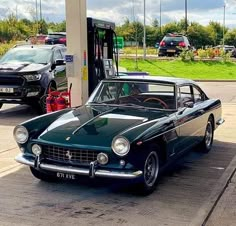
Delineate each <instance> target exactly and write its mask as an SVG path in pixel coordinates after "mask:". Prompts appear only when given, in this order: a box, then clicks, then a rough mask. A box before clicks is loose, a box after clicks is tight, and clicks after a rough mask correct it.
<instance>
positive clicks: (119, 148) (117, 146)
mask: <svg viewBox="0 0 236 226" xmlns="http://www.w3.org/2000/svg"><path fill="white" fill-rule="evenodd" d="M111 148H112V150H113V152H114V153H115V154H117V155H119V156H125V155H127V154H128V153H129V150H130V143H129V141H128V139H127V138H125V137H123V136H117V137H114V139H113V140H112V145H111Z"/></svg>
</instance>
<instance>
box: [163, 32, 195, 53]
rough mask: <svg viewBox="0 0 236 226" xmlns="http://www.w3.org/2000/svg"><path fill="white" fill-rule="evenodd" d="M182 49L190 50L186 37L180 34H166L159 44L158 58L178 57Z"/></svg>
mask: <svg viewBox="0 0 236 226" xmlns="http://www.w3.org/2000/svg"><path fill="white" fill-rule="evenodd" d="M183 49H191V45H190V43H189V40H188V38H187V36H185V35H181V34H167V35H165V36H164V38H163V39H162V41H161V42H160V45H159V50H158V56H174V55H179V54H180V53H181V51H182V50H183Z"/></svg>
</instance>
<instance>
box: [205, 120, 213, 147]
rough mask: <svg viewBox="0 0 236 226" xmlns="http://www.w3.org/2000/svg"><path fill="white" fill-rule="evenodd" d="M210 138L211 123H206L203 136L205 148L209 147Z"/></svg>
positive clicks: (211, 134)
mask: <svg viewBox="0 0 236 226" xmlns="http://www.w3.org/2000/svg"><path fill="white" fill-rule="evenodd" d="M212 137H213V128H212V124H211V122H208V123H207V127H206V134H205V143H206V146H207V147H210V146H211V143H212Z"/></svg>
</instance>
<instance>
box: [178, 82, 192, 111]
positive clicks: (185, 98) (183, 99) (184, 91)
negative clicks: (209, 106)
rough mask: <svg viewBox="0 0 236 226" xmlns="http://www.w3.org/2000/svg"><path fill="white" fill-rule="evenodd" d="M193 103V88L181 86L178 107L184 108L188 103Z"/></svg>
mask: <svg viewBox="0 0 236 226" xmlns="http://www.w3.org/2000/svg"><path fill="white" fill-rule="evenodd" d="M191 101H192V102H193V95H192V91H191V86H181V87H179V91H178V99H177V103H178V107H184V104H185V103H187V102H191Z"/></svg>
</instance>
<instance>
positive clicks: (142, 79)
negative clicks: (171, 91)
mask: <svg viewBox="0 0 236 226" xmlns="http://www.w3.org/2000/svg"><path fill="white" fill-rule="evenodd" d="M110 79H112V80H119V81H124V80H125V81H138V82H159V83H168V84H173V85H183V84H196V83H195V82H194V81H193V80H190V79H185V78H176V77H165V76H159V75H151V76H150V75H148V76H146V75H144V76H141V75H137V76H133V75H132V76H129V75H124V76H117V77H113V78H110ZM110 79H109V78H107V79H105V80H110Z"/></svg>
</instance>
